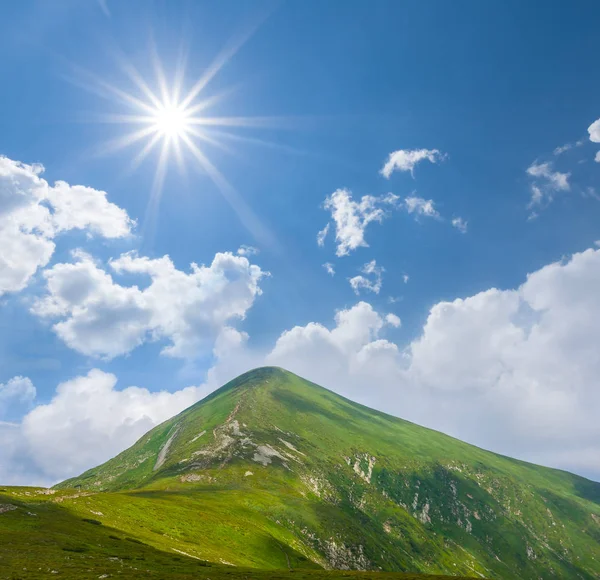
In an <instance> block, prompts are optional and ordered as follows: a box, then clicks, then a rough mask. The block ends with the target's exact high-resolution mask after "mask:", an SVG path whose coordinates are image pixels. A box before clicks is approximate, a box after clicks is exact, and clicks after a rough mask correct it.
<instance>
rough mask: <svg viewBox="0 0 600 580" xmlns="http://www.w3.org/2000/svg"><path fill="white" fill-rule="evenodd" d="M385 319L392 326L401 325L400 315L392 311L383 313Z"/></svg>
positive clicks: (397, 326)
mask: <svg viewBox="0 0 600 580" xmlns="http://www.w3.org/2000/svg"><path fill="white" fill-rule="evenodd" d="M385 321H386V322H387V323H388V324H389V325H390V326H393V327H394V328H400V326H402V321H401V320H400V317H399V316H396V315H395V314H392V313H390V314H386V315H385Z"/></svg>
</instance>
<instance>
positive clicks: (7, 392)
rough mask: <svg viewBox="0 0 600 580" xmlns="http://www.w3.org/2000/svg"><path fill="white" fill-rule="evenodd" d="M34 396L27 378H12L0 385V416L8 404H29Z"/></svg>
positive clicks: (33, 390) (32, 387)
mask: <svg viewBox="0 0 600 580" xmlns="http://www.w3.org/2000/svg"><path fill="white" fill-rule="evenodd" d="M35 395H36V390H35V387H34V386H33V383H32V382H31V380H30V379H29V378H27V377H13V378H12V379H10V380H9V381H7V382H6V383H0V414H2V412H3V410H4V408H5V407H8V405H10V404H14V403H31V402H32V401H33V400H34V399H35Z"/></svg>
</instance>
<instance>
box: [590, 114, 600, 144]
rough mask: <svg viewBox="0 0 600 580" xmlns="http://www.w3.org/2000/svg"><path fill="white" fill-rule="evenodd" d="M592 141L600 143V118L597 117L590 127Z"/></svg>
mask: <svg viewBox="0 0 600 580" xmlns="http://www.w3.org/2000/svg"><path fill="white" fill-rule="evenodd" d="M588 133H589V134H590V141H592V143H600V119H596V120H595V121H594V122H593V123H592V124H591V125H590V126H589V127H588Z"/></svg>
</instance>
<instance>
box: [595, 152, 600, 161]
mask: <svg viewBox="0 0 600 580" xmlns="http://www.w3.org/2000/svg"><path fill="white" fill-rule="evenodd" d="M594 161H595V162H596V163H600V151H598V153H596V157H594Z"/></svg>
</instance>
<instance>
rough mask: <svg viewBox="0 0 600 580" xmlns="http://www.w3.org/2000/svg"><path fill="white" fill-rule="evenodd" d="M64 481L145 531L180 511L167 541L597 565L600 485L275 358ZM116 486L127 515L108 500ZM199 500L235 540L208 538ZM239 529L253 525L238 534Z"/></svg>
mask: <svg viewBox="0 0 600 580" xmlns="http://www.w3.org/2000/svg"><path fill="white" fill-rule="evenodd" d="M75 486H77V489H78V490H79V492H84V493H89V494H92V495H89V496H86V501H88V502H90V505H91V504H92V503H97V504H103V505H104V504H105V503H106V502H108V503H109V504H110V503H111V502H112V503H113V505H112V507H111V506H110V505H109V506H108V507H107V506H106V505H105V507H104V508H102V509H100V508H99V509H98V510H96V511H100V512H102V513H103V514H104V513H105V510H106V512H111V511H112V512H113V516H112V518H113V519H112V520H111V522H112V523H119V525H121V526H125V527H127V529H129V530H133V529H135V526H136V525H138V524H139V522H140V521H142V522H144V523H143V525H142V528H143V537H144V541H147V542H148V543H151V544H154V545H164V544H165V542H167V543H168V541H167V540H165V537H178V536H176V535H174V530H179V528H180V527H181V525H183V524H184V523H185V526H187V527H188V528H189V537H188V536H187V535H186V539H185V540H182V541H183V544H181V545H180V546H179V548H177V549H182V550H183V551H185V552H186V553H189V554H192V555H194V556H195V557H199V558H202V559H212V560H213V561H214V560H215V558H216V559H217V560H218V558H219V557H220V558H224V559H226V560H227V561H231V562H233V563H236V564H238V565H251V566H258V567H265V566H266V567H269V566H270V565H272V564H273V563H275V562H279V564H278V565H281V563H282V562H283V563H285V561H286V560H285V559H284V560H281V557H282V556H281V554H280V555H279V556H277V555H276V554H275V555H273V556H269V557H268V558H267V557H263V555H261V553H260V550H265V553H269V554H271V553H272V552H273V551H272V549H271V548H268V545H270V543H271V542H272V541H273V540H270V539H269V538H274V539H275V540H274V541H276V544H277V545H280V546H287V548H285V550H289V553H288V552H286V558H288V559H290V558H291V560H290V561H292V560H293V562H294V563H295V564H294V565H297V564H301V563H302V562H304V565H308V564H309V563H310V564H311V565H317V566H321V567H325V568H343V569H371V570H377V569H382V570H397V571H414V572H421V573H425V572H428V573H446V574H448V573H459V574H463V575H473V574H475V575H478V576H480V577H490V578H494V577H496V578H502V577H520V578H540V577H542V578H550V577H555V578H584V579H588V578H589V579H591V578H597V577H598V575H599V574H600V549H599V548H598V540H600V502H599V501H598V498H600V484H595V482H591V481H589V480H585V479H584V478H580V477H579V476H575V475H572V474H569V473H568V472H564V471H560V470H553V469H550V468H544V467H540V466H536V465H534V464H529V463H526V462H522V461H519V460H515V459H511V458H507V457H504V456H502V455H498V454H495V453H492V452H489V451H485V450H483V449H480V448H478V447H475V446H472V445H469V444H467V443H464V442H461V441H459V440H457V439H454V438H451V437H449V436H447V435H444V434H443V433H440V432H438V431H434V430H432V429H428V428H425V427H421V426H419V425H415V424H413V423H410V422H408V421H405V420H403V419H398V418H396V417H393V416H392V415H388V414H386V413H383V412H381V411H375V410H372V409H369V408H368V407H365V406H363V405H360V404H358V403H355V402H353V401H351V400H349V399H346V398H344V397H341V396H339V395H337V394H335V393H334V392H332V391H329V390H327V389H325V388H323V387H321V386H319V385H316V384H314V383H310V382H309V381H306V380H304V379H302V378H301V377H298V376H297V375H294V374H292V373H289V372H288V371H285V370H284V369H281V368H279V367H261V368H258V369H253V370H251V371H248V372H247V373H244V374H243V375H240V376H239V377H237V378H236V379H233V380H232V381H230V382H229V383H227V384H226V385H224V386H223V387H221V388H220V389H218V390H216V391H214V392H213V393H211V394H210V395H208V396H207V397H205V398H204V399H202V400H201V401H199V402H197V403H195V404H194V405H192V406H191V407H189V408H188V409H186V410H184V411H183V412H181V413H180V414H178V415H176V416H175V417H173V418H171V419H169V420H168V421H165V422H164V423H162V424H161V425H158V426H157V427H155V428H154V429H152V430H151V431H149V432H148V433H147V434H146V435H144V436H143V437H142V438H140V439H139V440H138V441H137V442H136V443H135V444H134V445H133V446H132V447H130V448H129V449H127V450H125V451H124V452H122V453H121V454H119V455H117V456H116V457H115V458H113V459H111V460H109V461H108V462H106V463H104V464H102V465H100V466H98V467H96V468H93V469H91V470H88V471H87V472H85V473H84V474H82V475H81V476H78V477H76V478H72V479H69V480H66V481H65V482H63V483H61V484H59V485H57V486H56V490H61V491H62V490H66V489H68V488H73V487H75ZM165 494H167V495H165ZM124 497H126V498H128V501H129V507H127V510H128V512H131V513H130V514H129V515H128V516H127V518H124V516H123V515H122V514H121V515H119V510H117V509H116V505H117V504H118V505H119V506H121V509H124V508H123V507H122V501H123V498H124ZM89 498H94V499H89ZM166 498H171V499H172V498H177V505H176V507H175V504H173V502H172V501H171V500H167V499H166ZM158 506H161V507H160V510H159V512H160V514H162V516H160V514H159V512H157V511H156V510H157V509H158ZM217 508H218V509H217ZM197 510H200V511H201V513H203V514H212V515H210V517H211V518H213V517H214V518H216V519H218V520H219V525H220V526H221V527H222V529H223V530H224V531H223V533H225V535H226V536H227V538H228V541H230V542H231V543H232V544H233V545H235V546H237V548H236V549H235V550H233V551H227V550H225V549H224V548H222V547H219V546H218V545H216V544H215V542H213V541H212V540H211V538H210V534H213V535H214V534H215V532H214V530H212V531H211V529H209V528H207V527H206V525H205V524H206V522H202V521H200V522H198V521H195V520H193V518H192V514H193V513H196V512H197ZM144 511H146V512H147V513H154V514H155V515H156V518H157V520H152V521H147V520H146V514H145V513H144ZM107 517H108V516H107ZM161 517H162V519H165V518H167V519H168V520H169V522H168V523H166V522H165V523H164V525H163V524H162V523H161V524H160V525H159V524H158V523H157V521H160V520H161ZM119 518H120V521H119ZM207 518H208V515H207ZM124 519H126V520H127V522H125V523H124ZM207 521H208V520H207ZM240 521H244V522H245V524H244V525H245V526H246V527H245V528H244V529H241V528H240V527H239V525H240V524H239V522H240ZM136 522H137V523H136ZM161 526H162V527H161ZM152 529H153V530H154V531H153V532H152V531H151V530H152ZM244 530H245V533H246V535H245V536H244ZM140 533H142V532H140ZM177 533H178V534H180V533H181V532H177ZM248 534H249V535H250V536H252V537H254V538H255V540H256V539H257V538H262V539H261V540H260V541H258V540H256V541H257V542H258V543H257V544H256V545H247V544H248V541H247V538H248ZM184 535H185V534H184ZM244 538H246V539H245V540H244ZM211 542H212V543H211ZM217 543H218V542H217ZM245 543H246V544H245ZM260 545H262V546H263V548H259V547H258V546H260ZM265 546H267V547H265ZM269 558H271V559H269ZM278 558H279V559H278ZM302 558H304V559H305V560H302ZM270 562H271V563H270ZM284 565H285V564H284Z"/></svg>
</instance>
